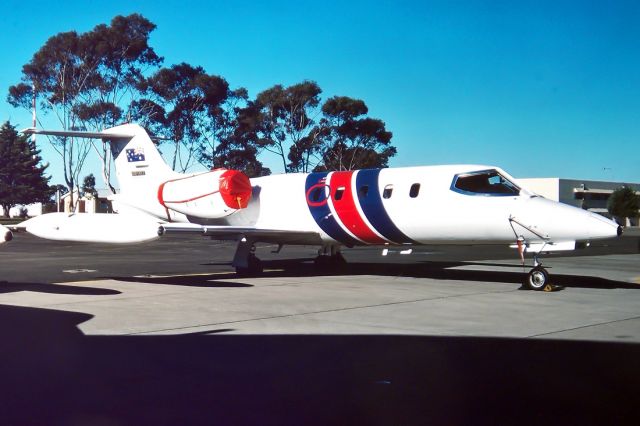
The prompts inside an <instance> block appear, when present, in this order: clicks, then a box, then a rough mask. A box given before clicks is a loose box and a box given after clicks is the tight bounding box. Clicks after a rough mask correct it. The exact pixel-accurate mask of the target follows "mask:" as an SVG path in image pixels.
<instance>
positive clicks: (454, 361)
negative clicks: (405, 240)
mask: <svg viewBox="0 0 640 426" xmlns="http://www.w3.org/2000/svg"><path fill="white" fill-rule="evenodd" d="M89 317H90V316H88V315H84V314H75V313H68V312H57V311H49V310H40V309H29V308H18V307H9V306H0V335H1V336H2V346H1V348H0V374H1V377H2V381H1V382H0V418H1V419H2V423H3V424H47V425H56V424H58V425H88V424H100V425H130V424H131V425H142V424H153V425H176V424H190V425H193V424H207V425H211V424H215V425H239V424H260V425H283V424H286V425H289V424H291V425H293V424H295V425H302V424H304V425H308V424H314V425H315V424H322V425H327V424H367V425H390V424H403V425H407V424H436V425H441V424H442V425H468V424H473V425H477V424H519V425H522V424H544V425H548V424H580V425H585V424H616V425H619V424H637V422H638V419H640V393H638V392H637V384H638V383H640V368H638V360H639V359H640V345H634V344H617V343H595V342H583V341H560V340H538V339H504V338H478V337H450V336H442V337H432V336H426V337H415V336H393V335H378V336H376V335H372V336H332V335H328V336H301V335H291V336H256V335H249V336H224V335H214V336H206V335H184V336H143V337H134V336H124V337H120V336H114V337H107V336H97V337H87V336H82V335H80V333H79V332H78V331H77V324H78V323H81V322H82V321H86V320H87V319H89Z"/></svg>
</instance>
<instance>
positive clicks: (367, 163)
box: [317, 96, 397, 170]
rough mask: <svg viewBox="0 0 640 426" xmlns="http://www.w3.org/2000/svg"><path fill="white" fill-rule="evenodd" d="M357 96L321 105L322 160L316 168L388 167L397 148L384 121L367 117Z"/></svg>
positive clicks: (366, 109) (331, 99)
mask: <svg viewBox="0 0 640 426" xmlns="http://www.w3.org/2000/svg"><path fill="white" fill-rule="evenodd" d="M368 112H369V110H368V108H367V105H366V104H365V102H364V101H362V100H360V99H353V98H349V97H346V96H336V97H333V98H330V99H328V100H327V101H326V102H325V103H324V104H323V105H322V113H323V119H322V120H321V124H320V126H321V128H322V129H324V132H323V137H322V142H323V143H322V148H321V151H322V163H321V164H320V165H319V166H318V167H317V169H324V170H353V169H364V168H375V167H387V166H388V163H389V159H390V158H391V157H393V156H394V155H395V154H396V152H397V150H396V148H395V147H394V146H393V145H391V138H392V136H393V134H392V133H391V132H389V131H387V129H386V126H385V123H384V122H383V121H382V120H380V119H376V118H371V117H366V116H365V115H366V114H367V113H368Z"/></svg>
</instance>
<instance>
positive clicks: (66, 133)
mask: <svg viewBox="0 0 640 426" xmlns="http://www.w3.org/2000/svg"><path fill="white" fill-rule="evenodd" d="M21 133H24V134H26V135H48V136H61V137H72V138H87V139H131V138H132V137H134V136H135V135H134V134H130V133H109V132H83V131H78V130H42V129H34V128H33V127H30V128H27V129H24V130H21Z"/></svg>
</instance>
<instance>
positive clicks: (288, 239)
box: [158, 223, 322, 245]
mask: <svg viewBox="0 0 640 426" xmlns="http://www.w3.org/2000/svg"><path fill="white" fill-rule="evenodd" d="M189 234H191V235H200V236H203V237H211V238H213V239H216V240H233V241H237V240H240V239H242V238H247V239H249V240H252V241H253V242H265V243H277V244H310V245H316V244H322V240H321V239H320V234H319V233H317V232H308V231H293V230H286V229H266V228H256V227H252V226H229V225H198V224H195V223H165V224H162V225H160V227H159V229H158V235H160V236H164V235H189Z"/></svg>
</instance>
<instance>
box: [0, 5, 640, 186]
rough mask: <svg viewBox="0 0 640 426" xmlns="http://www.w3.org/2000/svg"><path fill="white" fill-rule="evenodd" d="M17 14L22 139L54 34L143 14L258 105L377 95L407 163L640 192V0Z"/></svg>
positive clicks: (13, 13) (1, 42)
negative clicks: (617, 184)
mask: <svg viewBox="0 0 640 426" xmlns="http://www.w3.org/2000/svg"><path fill="white" fill-rule="evenodd" d="M2 4H3V6H4V7H3V18H2V22H3V28H2V31H0V48H1V49H2V52H4V55H5V56H4V57H3V59H2V61H0V120H2V121H4V120H7V119H10V120H11V122H12V123H13V124H17V125H19V127H26V126H28V125H29V124H30V121H31V117H30V113H29V112H27V111H23V110H15V109H13V108H12V107H11V106H10V105H8V104H7V103H6V101H5V98H6V93H7V89H8V87H9V86H10V85H12V84H15V83H17V82H19V80H20V75H21V67H22V65H23V64H25V63H27V62H28V61H29V60H30V58H31V57H32V55H33V54H34V53H35V52H36V51H37V50H38V49H39V48H40V47H41V46H42V45H43V44H44V42H45V41H46V40H47V39H48V38H49V37H50V36H52V35H55V34H57V33H58V32H61V31H68V30H76V31H79V32H84V31H88V30H90V29H92V28H93V27H94V26H95V25H97V24H99V23H108V22H109V21H110V20H111V18H112V17H113V16H115V15H118V14H121V15H127V14H130V13H134V12H138V13H141V14H142V15H144V16H145V17H146V18H147V19H149V20H151V21H152V22H153V23H155V24H156V25H157V29H156V30H155V31H154V32H153V33H152V36H151V40H150V43H151V45H152V46H153V47H154V49H155V50H156V52H157V53H158V54H159V55H161V56H163V57H164V58H165V63H164V64H165V65H167V66H168V65H171V64H175V63H179V62H188V63H190V64H192V65H201V66H203V67H204V68H205V69H206V70H207V72H209V73H213V74H218V75H221V76H223V77H224V78H226V79H227V81H229V83H230V85H231V86H232V87H239V86H244V87H246V88H247V89H248V90H249V93H250V95H251V96H255V95H256V94H257V93H259V92H260V91H262V90H264V89H267V88H269V87H271V86H272V85H274V84H278V83H281V84H285V85H288V84H293V83H297V82H300V81H302V80H305V79H308V80H315V81H317V82H318V84H319V85H320V87H321V88H322V89H323V91H324V93H323V96H324V97H325V98H327V97H330V96H334V95H346V96H351V97H356V98H360V99H363V100H364V101H365V102H366V103H367V105H368V106H369V114H370V116H372V117H376V118H380V119H382V120H384V121H385V122H386V124H387V129H388V130H390V131H392V132H393V134H394V138H393V144H394V145H395V146H396V147H397V148H398V155H397V156H396V157H395V158H394V159H393V160H392V161H391V165H392V166H412V165H429V164H443V163H480V164H494V165H498V166H501V167H503V168H504V169H506V170H507V171H509V172H510V173H511V174H512V175H514V176H516V177H550V176H560V177H566V178H577V179H580V178H582V179H606V180H616V181H622V182H640V144H639V143H638V142H639V141H640V25H638V22H640V2H637V1H628V2H625V1H609V2H602V1H593V2H590V1H575V2H570V1H565V2H563V1H550V2H547V1H533V2H528V1H520V2H511V1H494V2H482V1H477V2H476V1H466V2H455V1H441V2H431V1H420V2H413V1H374V0H371V1H341V2H338V1H322V2H318V1H315V2H307V1H295V2H293V1H292V2H290V1H284V0H283V1H278V2H268V1H261V2H232V1H220V2H216V1H182V2H159V1H140V2H136V1H132V0H131V1H120V0H111V1H65V2H52V1H47V2H43V1H31V2H25V1H14V0H8V1H7V0H4V1H3V2H2ZM41 148H42V150H43V156H44V157H45V159H46V160H47V161H50V162H51V166H50V168H49V172H50V173H51V174H52V175H53V181H54V182H61V181H62V178H61V173H60V168H61V166H60V165H59V162H58V160H57V158H55V155H56V154H55V153H53V152H52V151H51V150H50V149H49V148H48V147H47V146H46V145H43V146H41ZM263 159H264V160H265V162H266V163H267V165H268V166H270V167H271V168H272V170H273V171H274V172H277V171H279V169H278V167H279V166H278V164H279V163H278V162H277V161H275V160H274V159H273V158H268V157H264V158H263ZM91 171H93V170H91V169H90V168H89V169H87V173H89V172H91ZM94 173H96V175H98V173H97V172H96V171H94Z"/></svg>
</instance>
